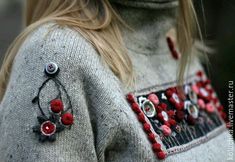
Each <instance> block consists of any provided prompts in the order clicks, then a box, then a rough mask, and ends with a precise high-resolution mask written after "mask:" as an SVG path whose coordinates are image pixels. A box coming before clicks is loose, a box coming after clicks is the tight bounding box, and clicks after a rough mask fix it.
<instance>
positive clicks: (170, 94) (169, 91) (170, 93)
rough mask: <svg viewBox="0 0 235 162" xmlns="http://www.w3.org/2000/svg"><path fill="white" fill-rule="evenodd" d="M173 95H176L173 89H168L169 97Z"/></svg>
mask: <svg viewBox="0 0 235 162" xmlns="http://www.w3.org/2000/svg"><path fill="white" fill-rule="evenodd" d="M173 93H174V92H173V91H172V90H171V89H168V90H167V91H166V95H167V97H171V96H172V94H173Z"/></svg>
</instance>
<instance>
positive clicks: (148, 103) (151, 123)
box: [127, 71, 226, 159]
mask: <svg viewBox="0 0 235 162" xmlns="http://www.w3.org/2000/svg"><path fill="white" fill-rule="evenodd" d="M195 76H196V77H195V79H194V81H192V82H191V83H187V84H185V85H184V86H183V91H182V90H180V89H178V88H177V87H170V88H167V89H164V90H159V91H156V92H155V91H154V92H151V93H148V94H143V95H138V96H135V95H133V94H132V93H129V94H128V95H127V100H128V102H129V103H130V105H131V107H132V109H133V111H134V112H135V113H136V114H137V116H138V119H139V121H140V122H141V123H143V128H144V131H145V132H146V134H147V135H148V138H149V139H150V141H151V143H152V146H153V150H154V152H156V155H157V157H158V158H159V159H164V158H165V157H166V156H167V155H169V154H173V153H175V152H179V151H182V150H184V149H189V148H190V147H193V146H194V145H197V144H198V143H200V142H203V141H205V139H203V138H204V137H207V138H208V134H209V133H210V132H216V130H217V129H220V128H221V129H222V128H224V122H223V121H222V119H226V115H225V113H224V112H223V106H222V105H221V104H220V102H219V99H218V98H217V96H216V93H215V92H214V90H213V88H212V86H211V84H210V81H209V80H208V79H207V78H206V76H205V75H204V74H203V72H202V71H199V72H197V74H196V75H195ZM217 132H218V130H217ZM155 136H157V137H155ZM156 138H157V139H159V140H160V141H161V142H159V141H158V142H157V140H156ZM192 142H194V144H193V143H192ZM189 143H190V146H188V147H189V148H180V147H181V146H183V145H184V147H185V146H186V145H189ZM176 148H177V149H176Z"/></svg>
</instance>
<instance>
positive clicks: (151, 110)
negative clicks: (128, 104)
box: [142, 99, 156, 118]
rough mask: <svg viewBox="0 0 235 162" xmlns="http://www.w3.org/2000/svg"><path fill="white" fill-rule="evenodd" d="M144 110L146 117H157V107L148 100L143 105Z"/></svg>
mask: <svg viewBox="0 0 235 162" xmlns="http://www.w3.org/2000/svg"><path fill="white" fill-rule="evenodd" d="M142 109H143V112H144V113H145V115H146V116H147V117H149V118H152V117H154V116H155V115H156V110H155V107H154V105H153V103H152V102H151V101H149V100H148V99H147V100H145V101H144V103H143V105H142Z"/></svg>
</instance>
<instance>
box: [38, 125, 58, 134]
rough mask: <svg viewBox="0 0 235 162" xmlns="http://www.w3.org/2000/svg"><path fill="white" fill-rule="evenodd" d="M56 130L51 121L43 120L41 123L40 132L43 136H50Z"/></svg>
mask: <svg viewBox="0 0 235 162" xmlns="http://www.w3.org/2000/svg"><path fill="white" fill-rule="evenodd" d="M55 131H56V125H55V124H54V123H52V122H51V121H45V122H44V123H42V125H41V132H42V134H43V135H45V136H51V135H52V134H54V133H55Z"/></svg>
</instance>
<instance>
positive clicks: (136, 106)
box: [131, 102, 141, 114]
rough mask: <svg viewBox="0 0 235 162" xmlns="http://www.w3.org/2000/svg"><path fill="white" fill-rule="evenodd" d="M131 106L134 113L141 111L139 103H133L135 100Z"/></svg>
mask: <svg viewBox="0 0 235 162" xmlns="http://www.w3.org/2000/svg"><path fill="white" fill-rule="evenodd" d="M131 107H132V110H133V111H134V112H135V113H137V114H139V113H141V110H140V107H139V105H138V104H137V103H135V102H134V103H132V105H131Z"/></svg>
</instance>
